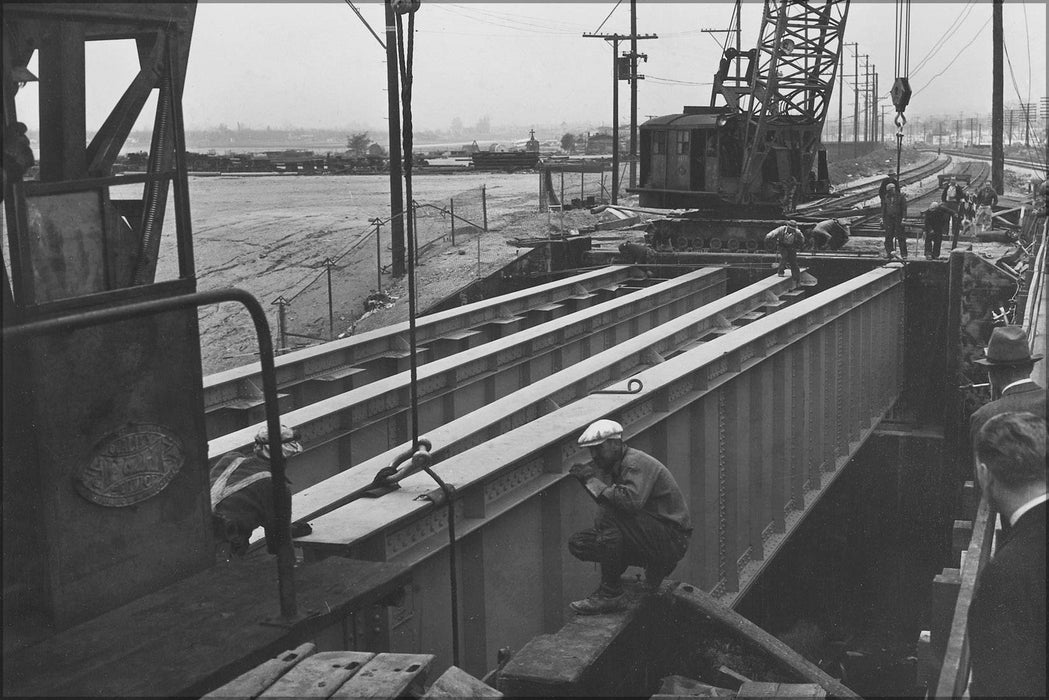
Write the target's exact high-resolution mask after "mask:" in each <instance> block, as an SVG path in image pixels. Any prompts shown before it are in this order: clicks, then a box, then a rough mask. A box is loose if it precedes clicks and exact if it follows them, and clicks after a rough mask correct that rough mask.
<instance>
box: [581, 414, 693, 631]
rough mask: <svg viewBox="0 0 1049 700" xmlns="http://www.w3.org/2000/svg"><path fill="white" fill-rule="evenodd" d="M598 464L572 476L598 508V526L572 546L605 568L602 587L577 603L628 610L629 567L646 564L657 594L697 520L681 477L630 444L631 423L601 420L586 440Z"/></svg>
mask: <svg viewBox="0 0 1049 700" xmlns="http://www.w3.org/2000/svg"><path fill="white" fill-rule="evenodd" d="M579 445H580V446H581V447H588V448H590V455H591V457H592V458H593V462H592V463H588V464H574V465H572V468H571V469H570V470H569V473H570V474H571V475H572V476H574V477H575V478H577V479H579V481H580V482H581V483H582V484H583V486H584V487H585V488H586V490H587V491H588V492H589V493H590V495H591V496H593V498H594V500H595V501H596V502H597V505H598V508H599V510H598V514H597V519H596V520H595V521H594V527H592V528H590V529H587V530H583V531H581V532H577V533H575V534H574V535H572V537H571V538H569V540H568V551H569V552H571V553H572V555H573V556H575V557H576V558H577V559H580V560H582V561H593V562H597V563H598V564H600V565H601V585H600V586H599V587H598V588H597V590H595V591H594V592H593V593H591V594H590V595H589V596H588V597H586V598H584V599H583V600H577V601H575V602H574V603H572V604H571V608H572V609H573V610H575V611H576V612H577V613H580V614H583V615H594V614H598V613H607V612H614V611H616V610H621V609H622V608H623V607H625V604H626V601H625V598H624V595H623V582H622V580H621V577H622V575H623V573H624V572H625V571H626V569H627V567H628V566H641V567H644V569H645V588H646V589H647V590H649V591H655V590H656V589H657V588H658V587H659V584H660V583H662V581H663V579H664V578H665V577H666V576H668V575H669V574H670V572H671V571H673V570H674V567H675V566H677V563H678V562H679V561H681V558H682V557H683V556H685V550H686V549H687V548H688V542H689V538H690V537H691V536H692V519H691V517H690V516H689V514H688V507H687V506H686V505H685V497H684V496H683V495H682V493H681V489H680V488H678V485H677V482H676V481H674V477H673V475H671V473H670V470H669V469H667V468H666V467H665V466H663V464H661V463H660V462H659V461H658V460H656V459H655V458H653V457H651V456H649V455H647V454H645V453H644V452H641V451H640V450H635V449H634V448H632V447H627V446H626V445H625V444H623V426H621V425H620V424H619V423H616V422H615V421H611V420H599V421H596V422H595V423H593V424H592V425H591V426H590V427H589V428H587V429H586V431H585V432H584V433H583V434H582V436H580V438H579Z"/></svg>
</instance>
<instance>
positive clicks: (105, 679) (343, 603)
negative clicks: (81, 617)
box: [3, 557, 409, 697]
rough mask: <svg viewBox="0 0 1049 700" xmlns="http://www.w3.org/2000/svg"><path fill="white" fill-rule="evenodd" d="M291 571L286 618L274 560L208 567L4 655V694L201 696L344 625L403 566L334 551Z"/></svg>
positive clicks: (402, 577)
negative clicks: (293, 613)
mask: <svg viewBox="0 0 1049 700" xmlns="http://www.w3.org/2000/svg"><path fill="white" fill-rule="evenodd" d="M296 579H297V581H296V583H297V588H298V604H299V610H300V613H301V614H300V616H299V617H298V618H295V619H293V620H290V621H288V622H286V623H285V621H283V620H281V619H280V617H279V613H280V606H279V603H278V599H277V583H276V568H275V566H274V564H273V562H272V560H271V559H269V558H268V557H265V558H259V559H246V560H243V561H236V562H233V563H231V564H229V565H219V566H214V567H212V568H210V569H207V570H205V571H202V572H200V573H199V574H196V575H194V576H191V577H189V578H187V579H184V580H182V581H180V582H179V583H176V584H174V585H172V586H169V587H167V588H164V589H162V590H160V591H157V592H155V593H151V594H149V595H146V596H143V597H141V598H139V599H138V600H135V601H134V602H132V603H129V604H127V605H125V606H123V607H121V608H118V609H116V610H112V611H110V612H108V613H105V614H103V615H101V616H99V617H96V618H95V619H93V620H90V621H89V622H85V623H83V624H81V625H78V626H76V627H73V628H71V629H68V630H66V631H64V632H62V633H60V634H58V635H55V636H54V637H51V638H50V639H47V640H46V641H43V642H41V643H39V644H37V645H35V646H32V647H29V648H27V649H23V650H21V651H19V652H17V653H15V654H11V655H10V656H5V658H4V680H3V693H4V695H5V696H12V695H18V696H22V695H58V696H67V697H69V696H102V697H117V696H146V695H150V696H158V695H159V696H169V697H170V696H175V695H200V694H202V693H205V692H208V691H209V690H211V689H213V688H215V687H217V686H219V685H221V684H223V683H226V682H228V681H230V680H231V679H233V678H235V677H236V676H237V675H238V674H241V673H243V672H245V671H247V670H249V669H251V668H252V667H253V666H256V665H258V664H260V663H262V662H264V661H266V660H267V659H269V658H271V657H273V656H274V655H275V654H277V653H278V652H280V651H282V650H285V649H288V648H289V647H291V646H294V645H296V644H300V643H302V642H304V641H306V640H307V639H310V638H312V637H313V636H315V635H316V634H317V633H318V632H320V631H321V630H323V629H325V628H327V627H330V626H332V625H334V624H341V622H342V620H343V619H344V618H345V617H346V616H347V615H349V614H350V613H352V612H354V611H356V610H359V609H361V608H363V607H366V606H368V605H371V604H374V603H376V602H378V601H380V600H381V599H382V598H383V597H384V596H386V595H388V594H390V593H391V592H393V591H395V590H396V589H398V588H400V587H402V586H403V585H405V584H406V583H407V582H408V581H409V572H408V570H407V569H406V568H404V567H401V566H397V565H394V564H387V563H378V562H364V561H355V560H352V559H345V558H341V557H332V558H330V559H327V560H325V561H323V562H319V563H317V564H314V565H311V566H308V567H304V568H301V569H299V570H298V571H296Z"/></svg>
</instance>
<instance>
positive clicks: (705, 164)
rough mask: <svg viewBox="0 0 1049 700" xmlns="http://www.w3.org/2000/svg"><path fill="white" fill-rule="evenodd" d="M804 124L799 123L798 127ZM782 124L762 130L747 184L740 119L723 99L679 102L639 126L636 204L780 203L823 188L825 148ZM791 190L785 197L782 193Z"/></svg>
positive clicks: (826, 186)
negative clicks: (717, 103) (718, 103)
mask: <svg viewBox="0 0 1049 700" xmlns="http://www.w3.org/2000/svg"><path fill="white" fill-rule="evenodd" d="M803 130H804V131H811V129H799V130H798V131H803ZM792 131H794V130H793V129H791V128H790V127H789V126H779V127H778V128H776V129H775V130H770V131H769V133H768V140H767V141H766V142H765V143H764V144H763V147H761V148H759V149H758V151H757V154H756V156H757V159H756V162H755V164H754V165H755V168H754V170H753V172H754V175H755V177H754V178H753V181H752V182H751V183H750V184H749V185H745V184H744V183H743V182H742V181H741V177H742V173H743V166H744V162H743V161H744V158H745V157H746V152H747V149H746V145H747V142H746V138H747V137H746V132H745V125H744V120H743V119H742V118H741V117H740V115H739V114H738V113H736V112H734V111H733V110H732V109H731V108H728V107H685V108H684V112H683V113H682V114H671V115H667V116H663V117H656V118H654V119H650V120H648V121H647V122H645V123H644V124H642V125H641V126H640V164H641V165H640V178H639V180H638V187H636V188H633V189H631V190H630V191H631V192H634V193H637V194H638V195H639V199H640V205H641V206H642V207H657V208H664V209H672V208H697V209H710V208H718V209H721V208H725V207H731V206H733V205H736V204H745V205H748V206H755V205H756V206H758V207H762V208H770V207H771V208H774V209H777V210H778V211H786V210H790V209H792V208H793V206H792V205H793V203H796V202H799V201H804V200H806V199H811V198H812V197H814V196H819V195H822V194H826V193H828V192H829V191H830V176H829V173H828V169H827V154H826V150H825V149H824V148H823V147H822V145H821V144H818V143H817V144H816V147H815V148H812V144H811V143H810V144H809V145H808V147H806V148H802V147H801V146H800V143H801V142H804V141H810V139H806V138H802V135H801V134H800V133H799V134H795V136H797V137H798V138H792V134H791V132H792ZM788 198H792V201H789V202H788V201H786V200H788Z"/></svg>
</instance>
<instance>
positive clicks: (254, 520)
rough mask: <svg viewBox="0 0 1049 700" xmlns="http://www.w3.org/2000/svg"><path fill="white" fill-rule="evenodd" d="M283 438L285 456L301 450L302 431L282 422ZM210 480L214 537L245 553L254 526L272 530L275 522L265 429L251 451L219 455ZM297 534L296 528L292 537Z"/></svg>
mask: <svg viewBox="0 0 1049 700" xmlns="http://www.w3.org/2000/svg"><path fill="white" fill-rule="evenodd" d="M280 439H281V453H282V454H283V455H284V458H285V459H288V458H289V457H292V456H294V455H297V454H299V453H300V452H302V443H301V442H300V441H299V434H298V433H297V432H296V431H294V430H292V429H291V428H289V427H287V426H285V425H282V426H281V427H280ZM210 481H211V511H212V526H213V529H214V532H215V537H216V538H217V539H218V540H219V542H223V543H228V544H229V548H230V552H231V553H233V554H236V555H238V556H243V555H244V554H245V553H246V552H247V551H248V541H249V539H250V537H251V533H252V532H254V531H255V528H258V527H264V528H266V529H269V528H271V527H272V526H273V524H274V512H273V487H272V483H271V478H270V443H269V432H268V431H267V430H266V428H265V427H263V428H262V429H261V430H260V431H259V432H258V433H257V434H256V435H255V448H254V450H253V453H252V454H250V455H244V454H241V453H240V452H228V453H226V454H224V455H223V456H222V457H221V458H219V461H218V462H216V463H215V466H214V467H212V468H211V474H210ZM306 527H308V526H306ZM300 534H306V533H300ZM295 535H296V533H295V532H294V531H293V532H292V536H295Z"/></svg>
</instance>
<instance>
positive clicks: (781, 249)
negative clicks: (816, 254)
mask: <svg viewBox="0 0 1049 700" xmlns="http://www.w3.org/2000/svg"><path fill="white" fill-rule="evenodd" d="M765 246H766V247H768V248H772V247H773V246H775V248H776V251H777V252H778V253H779V270H777V272H776V274H778V275H779V276H780V277H782V276H783V271H784V269H786V267H787V266H788V265H790V278H791V279H792V280H793V281H794V286H795V287H798V286H799V283H800V282H801V270H800V269H798V251H799V250H801V249H802V248H803V247H804V246H805V236H804V234H802V232H801V229H800V228H799V227H798V222H797V221H788V222H787V223H785V224H783V225H782V226H777V227H776V228H774V229H772V230H771V231H769V232H768V233H766V234H765Z"/></svg>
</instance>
